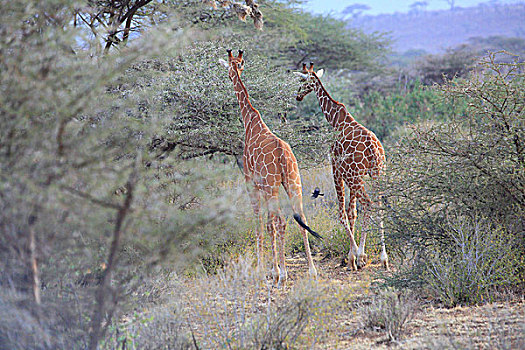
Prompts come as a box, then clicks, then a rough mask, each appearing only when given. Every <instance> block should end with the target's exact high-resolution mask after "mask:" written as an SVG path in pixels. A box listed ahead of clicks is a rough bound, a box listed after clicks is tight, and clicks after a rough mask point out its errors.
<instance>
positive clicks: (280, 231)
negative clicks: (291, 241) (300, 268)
mask: <svg viewBox="0 0 525 350" xmlns="http://www.w3.org/2000/svg"><path fill="white" fill-rule="evenodd" d="M275 219H276V222H277V224H276V225H275V228H276V229H277V236H278V238H279V268H280V272H279V281H282V282H284V281H286V280H287V279H288V272H287V271H286V261H285V258H284V238H285V233H286V220H285V219H284V217H283V216H282V214H281V211H280V210H279V211H278V212H277V216H276V218H275Z"/></svg>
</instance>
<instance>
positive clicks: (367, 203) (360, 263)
mask: <svg viewBox="0 0 525 350" xmlns="http://www.w3.org/2000/svg"><path fill="white" fill-rule="evenodd" d="M357 199H358V201H359V204H361V206H362V207H363V221H362V222H363V226H362V227H363V228H362V229H361V239H360V242H359V248H358V249H357V267H358V268H363V267H364V266H365V265H366V263H367V260H368V257H367V255H366V253H365V244H366V235H367V233H368V228H369V223H370V212H371V210H372V204H373V203H372V201H371V200H370V197H368V194H367V193H366V191H365V187H364V184H363V185H362V186H361V188H360V189H359V191H358V193H357Z"/></svg>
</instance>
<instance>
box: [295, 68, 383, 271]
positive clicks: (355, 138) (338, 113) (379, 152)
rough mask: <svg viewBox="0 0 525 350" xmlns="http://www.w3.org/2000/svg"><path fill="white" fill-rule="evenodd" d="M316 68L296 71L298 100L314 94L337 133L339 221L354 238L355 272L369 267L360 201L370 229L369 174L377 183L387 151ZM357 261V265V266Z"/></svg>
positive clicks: (352, 263) (335, 172)
mask: <svg viewBox="0 0 525 350" xmlns="http://www.w3.org/2000/svg"><path fill="white" fill-rule="evenodd" d="M313 68H314V65H313V63H310V68H306V64H305V63H303V70H302V72H294V73H295V74H297V75H298V76H299V77H300V78H301V80H302V85H301V87H300V89H299V91H298V93H297V100H298V101H302V100H303V98H304V97H305V96H306V95H308V94H309V93H310V92H312V91H314V92H315V94H316V96H317V99H318V101H319V105H320V106H321V109H322V111H323V113H324V115H325V117H326V120H327V121H328V123H329V124H330V125H332V127H333V128H334V129H335V131H336V140H335V142H334V144H333V145H332V147H331V153H332V158H331V162H332V172H333V176H334V184H335V190H336V193H337V200H338V202H339V220H340V222H341V224H342V225H343V226H344V228H345V230H346V232H347V234H348V236H349V238H350V251H349V252H348V263H349V264H350V267H351V268H352V269H354V270H357V268H358V267H359V268H361V267H363V266H365V265H366V262H367V256H366V254H365V242H366V233H367V232H366V229H364V230H362V232H361V240H360V244H359V247H358V246H357V244H356V241H355V238H354V232H355V231H354V228H355V221H356V219H357V211H356V202H357V201H359V204H360V205H361V206H362V208H363V227H364V228H366V227H367V226H368V223H369V219H370V211H371V209H372V206H373V205H374V204H375V203H374V202H373V201H372V200H371V199H370V197H369V196H368V194H367V192H366V190H365V186H364V184H365V182H364V177H365V175H369V176H370V177H371V178H372V179H374V180H376V179H377V178H378V177H379V175H380V173H381V170H382V169H383V167H384V164H385V151H384V149H383V146H382V145H381V142H379V140H378V139H377V137H376V135H375V134H374V133H373V132H372V131H370V130H368V129H367V128H365V127H364V126H363V125H361V124H359V123H358V122H357V121H356V120H355V119H354V118H353V117H352V115H351V114H350V113H349V112H348V111H347V109H346V107H345V105H344V104H342V103H340V102H337V101H336V100H334V99H333V98H332V97H331V96H330V95H329V94H328V92H327V91H326V89H325V88H324V86H323V84H322V83H321V80H320V79H319V78H320V77H321V76H322V74H323V70H320V71H318V72H317V73H315V72H314V69H313ZM345 184H346V185H347V186H348V189H349V198H348V201H349V205H348V211H346V208H345ZM380 226H381V227H380V229H381V245H382V247H381V249H382V251H381V256H380V259H381V263H382V264H383V266H384V267H385V268H386V269H388V256H387V254H386V248H385V240H384V232H383V223H382V221H381V222H380ZM356 260H357V265H356Z"/></svg>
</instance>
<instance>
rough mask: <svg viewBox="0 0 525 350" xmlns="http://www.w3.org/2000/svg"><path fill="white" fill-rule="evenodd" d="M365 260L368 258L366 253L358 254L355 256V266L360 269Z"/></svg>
mask: <svg viewBox="0 0 525 350" xmlns="http://www.w3.org/2000/svg"><path fill="white" fill-rule="evenodd" d="M367 260H368V257H367V255H366V254H362V255H359V256H358V257H357V268H358V269H362V268H363V267H365V266H366V263H367Z"/></svg>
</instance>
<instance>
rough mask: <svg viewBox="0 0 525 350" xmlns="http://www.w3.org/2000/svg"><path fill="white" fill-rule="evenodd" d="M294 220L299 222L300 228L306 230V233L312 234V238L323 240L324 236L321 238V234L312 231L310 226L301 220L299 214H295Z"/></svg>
mask: <svg viewBox="0 0 525 350" xmlns="http://www.w3.org/2000/svg"><path fill="white" fill-rule="evenodd" d="M293 218H294V219H295V221H297V223H298V224H299V226H301V227H302V228H304V229H305V230H306V231H308V232H310V234H311V235H312V236H314V237H315V238H317V239H323V236H321V235H320V234H318V233H317V232H315V231H314V230H312V229H311V228H310V227H308V225H306V224H305V223H304V221H303V219H301V216H300V215H299V214H297V213H295V214H293Z"/></svg>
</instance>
